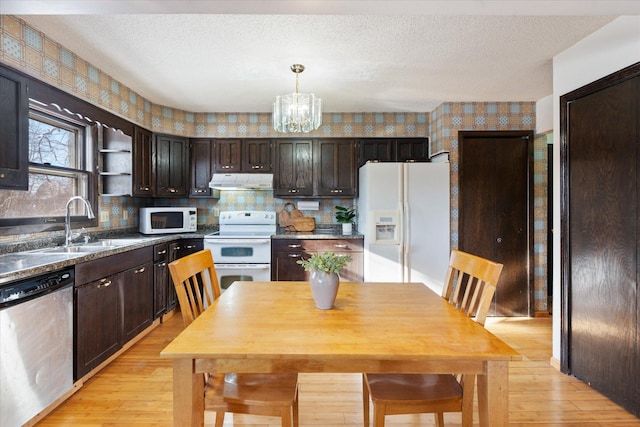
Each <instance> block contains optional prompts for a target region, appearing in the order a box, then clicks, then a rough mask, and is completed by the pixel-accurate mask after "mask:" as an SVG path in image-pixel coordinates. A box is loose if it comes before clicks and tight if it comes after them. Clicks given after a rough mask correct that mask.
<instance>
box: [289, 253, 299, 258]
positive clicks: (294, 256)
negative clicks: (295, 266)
mask: <svg viewBox="0 0 640 427" xmlns="http://www.w3.org/2000/svg"><path fill="white" fill-rule="evenodd" d="M287 256H288V257H289V258H300V254H288V255H287Z"/></svg>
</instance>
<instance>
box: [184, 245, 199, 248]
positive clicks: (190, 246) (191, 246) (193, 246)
mask: <svg viewBox="0 0 640 427" xmlns="http://www.w3.org/2000/svg"><path fill="white" fill-rule="evenodd" d="M195 247H196V245H187V246H185V247H184V248H185V249H193V248H195Z"/></svg>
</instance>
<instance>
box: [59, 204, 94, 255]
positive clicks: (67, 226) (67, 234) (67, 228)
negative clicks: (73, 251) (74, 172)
mask: <svg viewBox="0 0 640 427" xmlns="http://www.w3.org/2000/svg"><path fill="white" fill-rule="evenodd" d="M74 200H82V202H83V203H84V205H85V206H86V207H87V218H89V219H93V218H95V217H96V216H95V215H94V214H93V209H91V204H90V203H89V202H88V201H87V199H85V198H84V197H82V196H73V197H72V198H70V199H69V201H68V202H67V207H66V211H67V216H66V217H65V220H64V245H65V246H71V241H72V240H73V237H72V236H71V210H70V209H69V208H70V207H71V202H73V201H74Z"/></svg>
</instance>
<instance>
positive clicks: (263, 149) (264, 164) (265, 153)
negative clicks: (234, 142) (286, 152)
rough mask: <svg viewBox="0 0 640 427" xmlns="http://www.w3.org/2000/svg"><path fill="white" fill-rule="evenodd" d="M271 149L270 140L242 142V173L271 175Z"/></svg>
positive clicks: (246, 140) (245, 140)
mask: <svg viewBox="0 0 640 427" xmlns="http://www.w3.org/2000/svg"><path fill="white" fill-rule="evenodd" d="M272 149H273V143H272V142H271V140H270V139H244V140H242V172H256V173H271V171H272V168H271V157H272V151H273V150H272Z"/></svg>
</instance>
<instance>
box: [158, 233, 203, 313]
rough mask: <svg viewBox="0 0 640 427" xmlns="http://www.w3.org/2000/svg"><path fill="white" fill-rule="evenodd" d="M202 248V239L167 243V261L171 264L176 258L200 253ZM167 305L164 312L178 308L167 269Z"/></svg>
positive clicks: (176, 297)
mask: <svg viewBox="0 0 640 427" xmlns="http://www.w3.org/2000/svg"><path fill="white" fill-rule="evenodd" d="M203 248H204V242H203V240H202V238H194V239H181V240H179V241H177V242H172V243H169V245H168V250H167V252H168V261H169V262H172V261H175V260H177V259H178V258H182V257H184V256H187V255H189V254H192V253H194V252H198V251H201V250H202V249H203ZM166 278H167V288H166V294H167V305H166V309H165V311H164V312H169V311H171V310H173V309H174V308H176V307H178V296H177V295H176V288H175V286H174V284H173V281H172V280H171V277H170V273H169V268H168V267H167V276H166Z"/></svg>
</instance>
